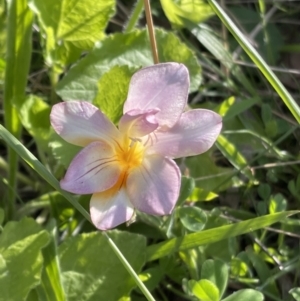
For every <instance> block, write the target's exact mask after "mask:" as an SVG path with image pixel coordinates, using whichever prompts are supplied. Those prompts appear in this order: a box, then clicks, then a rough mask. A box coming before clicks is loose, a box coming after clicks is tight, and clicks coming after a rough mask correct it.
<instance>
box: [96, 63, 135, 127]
mask: <svg viewBox="0 0 300 301" xmlns="http://www.w3.org/2000/svg"><path fill="white" fill-rule="evenodd" d="M134 71H135V69H129V68H128V67H127V66H115V67H112V68H111V69H110V70H109V71H108V72H106V73H104V74H103V76H102V77H101V78H100V80H99V82H98V85H97V86H98V93H97V95H96V97H95V99H94V100H93V104H94V105H96V106H97V107H98V108H100V109H101V111H102V112H103V113H105V114H106V115H107V116H108V117H109V118H110V119H111V120H112V122H114V123H117V122H118V121H119V119H120V118H121V116H122V114H123V104H124V102H125V100H126V98H127V94H128V88H129V82H130V79H131V76H132V75H133V73H134Z"/></svg>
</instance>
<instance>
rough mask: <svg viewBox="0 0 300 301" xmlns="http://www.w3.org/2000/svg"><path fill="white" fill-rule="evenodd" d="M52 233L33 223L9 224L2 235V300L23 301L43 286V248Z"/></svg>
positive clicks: (0, 298) (27, 221)
mask: <svg viewBox="0 0 300 301" xmlns="http://www.w3.org/2000/svg"><path fill="white" fill-rule="evenodd" d="M48 240H49V236H48V233H47V232H46V231H45V230H42V229H41V227H40V226H39V225H38V224H37V223H36V222H35V221H34V220H33V219H29V218H24V219H23V220H21V221H20V222H9V223H7V224H6V225H5V227H4V229H3V232H2V234H1V235H0V254H1V256H2V261H1V269H0V270H1V272H2V273H1V274H2V276H4V275H5V276H4V277H1V276H0V290H1V294H0V300H1V301H7V300H12V301H22V300H25V299H26V297H27V295H28V293H29V291H30V290H31V289H32V288H34V287H35V286H37V285H38V284H39V283H40V279H41V270H42V267H43V258H42V254H41V248H43V247H44V246H45V245H46V244H47V243H48Z"/></svg>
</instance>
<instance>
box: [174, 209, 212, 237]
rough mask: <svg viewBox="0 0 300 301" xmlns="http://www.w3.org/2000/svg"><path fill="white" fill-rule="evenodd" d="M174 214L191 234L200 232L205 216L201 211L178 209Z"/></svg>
mask: <svg viewBox="0 0 300 301" xmlns="http://www.w3.org/2000/svg"><path fill="white" fill-rule="evenodd" d="M176 212H177V213H178V216H179V218H180V221H181V223H182V225H183V226H184V227H185V228H186V229H188V230H189V231H192V232H197V231H201V230H202V229H203V228H204V227H205V224H206V221H207V216H206V214H205V212H204V211H203V210H201V209H200V208H198V207H180V208H177V210H176Z"/></svg>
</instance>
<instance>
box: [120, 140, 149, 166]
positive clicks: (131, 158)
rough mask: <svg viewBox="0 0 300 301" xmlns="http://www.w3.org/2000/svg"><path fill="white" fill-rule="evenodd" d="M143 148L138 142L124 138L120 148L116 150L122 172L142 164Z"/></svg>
mask: <svg viewBox="0 0 300 301" xmlns="http://www.w3.org/2000/svg"><path fill="white" fill-rule="evenodd" d="M144 152H145V146H144V145H143V144H142V143H141V142H140V141H133V140H131V139H129V138H126V139H125V141H124V144H123V146H122V147H120V148H119V147H118V148H117V149H116V156H117V158H118V161H119V163H120V164H121V166H122V167H123V169H124V171H129V170H130V169H132V168H135V167H138V166H140V165H141V164H142V161H143V158H144Z"/></svg>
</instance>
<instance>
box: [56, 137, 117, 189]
mask: <svg viewBox="0 0 300 301" xmlns="http://www.w3.org/2000/svg"><path fill="white" fill-rule="evenodd" d="M116 160H117V158H116V156H115V153H114V151H113V149H112V147H111V146H110V145H108V144H107V143H105V142H102V141H96V142H93V143H90V144H89V145H88V146H87V147H85V148H84V149H83V150H81V151H80V152H79V153H78V154H77V155H76V157H75V158H74V159H73V161H72V162H71V164H70V166H69V168H68V170H67V173H66V175H65V177H64V179H62V180H61V181H60V186H61V188H62V189H64V190H67V191H70V192H73V193H78V194H89V193H94V192H101V191H104V190H107V189H109V188H111V187H112V186H113V185H114V184H115V183H116V182H117V181H118V179H119V177H120V175H121V172H122V170H121V167H120V165H119V164H118V161H116Z"/></svg>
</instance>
